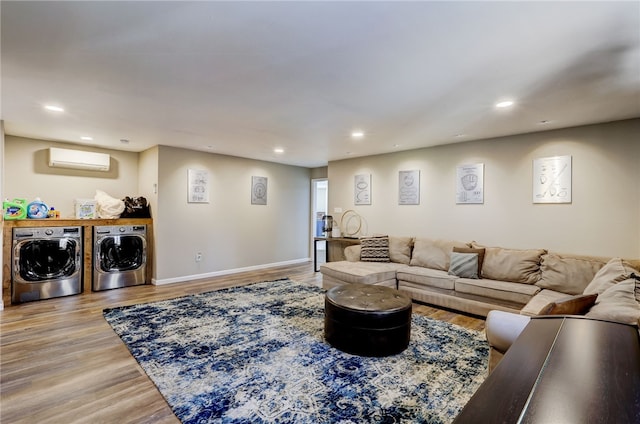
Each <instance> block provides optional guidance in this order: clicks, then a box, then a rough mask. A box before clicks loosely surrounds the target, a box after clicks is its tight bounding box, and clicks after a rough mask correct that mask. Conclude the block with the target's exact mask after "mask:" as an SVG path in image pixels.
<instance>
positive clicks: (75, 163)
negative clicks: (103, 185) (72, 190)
mask: <svg viewBox="0 0 640 424" xmlns="http://www.w3.org/2000/svg"><path fill="white" fill-rule="evenodd" d="M110 162H111V157H110V156H109V155H108V154H106V153H95V152H83V151H80V150H69V149H58V148H56V147H51V148H49V166H52V167H55V168H72V169H84V170H88V171H108V170H109V164H110Z"/></svg>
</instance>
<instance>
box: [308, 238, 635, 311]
mask: <svg viewBox="0 0 640 424" xmlns="http://www.w3.org/2000/svg"><path fill="white" fill-rule="evenodd" d="M377 238H384V237H377ZM366 241H367V239H366V238H363V239H361V245H355V246H349V247H347V248H346V249H345V257H346V259H347V260H345V261H340V262H329V263H326V264H323V265H322V266H321V267H320V272H321V273H322V279H323V287H324V288H327V289H328V288H331V287H333V286H335V285H339V284H349V283H364V284H380V285H385V286H390V287H396V288H397V289H398V290H400V291H403V292H406V293H408V294H409V295H410V296H411V297H412V298H413V299H414V300H417V301H421V302H425V303H429V304H433V305H436V306H441V307H445V308H450V309H454V310H458V311H462V312H466V313H470V314H475V315H481V316H487V314H488V313H489V311H491V310H499V311H505V312H512V313H517V314H523V315H530V316H532V315H537V314H539V313H540V312H541V311H542V310H543V309H544V308H545V307H547V306H548V305H549V304H550V303H553V302H555V301H558V300H559V299H565V300H566V298H567V297H569V296H574V297H575V296H577V295H578V298H580V299H582V298H583V296H582V295H583V294H585V293H586V294H593V293H597V294H598V295H599V296H598V298H600V297H601V296H600V295H601V294H602V293H603V292H604V291H605V290H606V289H608V288H611V286H613V285H614V284H616V283H618V282H620V281H622V280H624V279H625V278H626V277H628V276H629V274H630V273H631V272H634V271H635V272H636V273H638V269H640V261H639V260H627V261H624V260H622V259H620V258H605V257H595V256H581V255H573V254H563V253H557V252H550V251H548V250H546V249H509V248H503V247H490V246H483V245H480V244H478V243H476V242H460V241H454V240H434V239H430V238H426V237H416V238H413V237H394V236H391V237H388V257H384V255H382V256H381V255H380V252H379V250H380V249H379V248H378V251H377V252H376V255H374V256H373V257H367V258H363V257H362V256H363V253H362V252H363V249H368V248H367V243H366ZM473 257H475V258H476V261H477V267H478V272H477V275H471V277H472V278H469V277H470V275H466V274H468V273H469V270H471V269H472V268H473V264H470V265H469V266H467V268H466V271H465V272H462V273H460V272H457V271H456V270H457V268H456V269H454V267H453V266H452V258H453V259H455V262H456V265H457V264H458V262H459V259H460V258H463V259H464V260H467V259H473ZM363 259H364V260H363ZM465 273H466V274H465ZM460 274H461V275H460ZM596 277H597V278H596ZM585 290H586V292H585ZM620 290H622V289H620ZM625 290H627V291H628V287H627V288H626V289H625ZM631 290H632V295H633V288H631ZM626 296H627V297H628V293H627V294H626ZM639 296H640V295H639ZM609 297H611V298H618V297H619V296H618V295H616V294H615V293H614V294H613V295H611V296H609ZM594 299H595V297H594ZM583 302H584V300H583ZM598 303H599V302H598V301H597V300H596V301H595V305H594V304H593V302H591V304H589V305H588V306H589V307H590V308H586V307H585V308H583V309H585V310H584V312H586V313H587V314H589V313H591V312H592V311H595V312H594V316H597V317H599V318H605V319H612V320H614V321H621V322H625V321H626V322H627V323H632V324H633V323H635V324H637V318H635V322H632V319H633V318H628V317H626V316H625V315H624V314H631V315H630V316H631V317H633V316H635V315H634V314H635V313H636V311H635V310H634V306H633V305H631V306H630V310H627V311H626V312H623V315H622V316H618V312H617V311H616V310H617V309H619V308H618V307H617V306H616V307H615V308H614V309H613V310H612V309H611V308H607V307H599V306H598ZM589 309H590V310H589ZM623 309H624V308H623ZM637 312H638V314H639V315H638V316H640V303H638V304H637Z"/></svg>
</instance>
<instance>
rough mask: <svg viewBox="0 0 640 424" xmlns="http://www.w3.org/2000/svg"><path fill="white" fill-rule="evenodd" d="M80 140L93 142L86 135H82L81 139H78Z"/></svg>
mask: <svg viewBox="0 0 640 424" xmlns="http://www.w3.org/2000/svg"><path fill="white" fill-rule="evenodd" d="M80 140H84V141H91V140H93V137H89V136H88V135H83V136H82V137H80Z"/></svg>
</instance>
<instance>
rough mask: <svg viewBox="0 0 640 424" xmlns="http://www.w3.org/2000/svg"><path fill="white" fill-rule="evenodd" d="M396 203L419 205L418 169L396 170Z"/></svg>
mask: <svg viewBox="0 0 640 424" xmlns="http://www.w3.org/2000/svg"><path fill="white" fill-rule="evenodd" d="M398 204H399V205H419V204H420V171H419V170H411V171H399V172H398Z"/></svg>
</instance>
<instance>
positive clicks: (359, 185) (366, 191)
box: [353, 174, 371, 205]
mask: <svg viewBox="0 0 640 424" xmlns="http://www.w3.org/2000/svg"><path fill="white" fill-rule="evenodd" d="M353 193H354V195H353V196H354V200H353V203H354V204H356V205H370V204H371V174H361V175H356V176H355V181H354V187H353Z"/></svg>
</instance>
